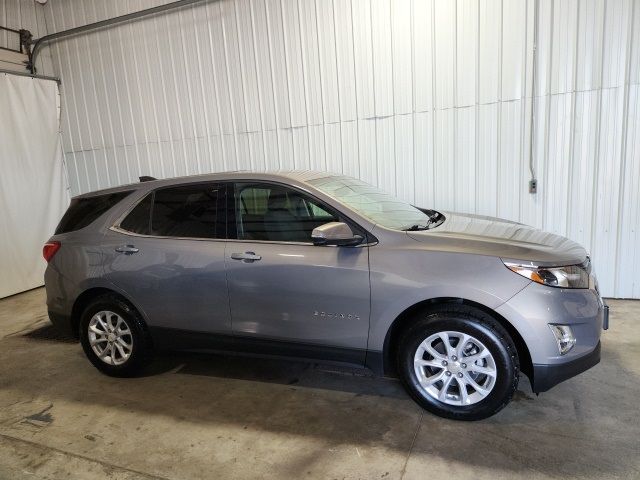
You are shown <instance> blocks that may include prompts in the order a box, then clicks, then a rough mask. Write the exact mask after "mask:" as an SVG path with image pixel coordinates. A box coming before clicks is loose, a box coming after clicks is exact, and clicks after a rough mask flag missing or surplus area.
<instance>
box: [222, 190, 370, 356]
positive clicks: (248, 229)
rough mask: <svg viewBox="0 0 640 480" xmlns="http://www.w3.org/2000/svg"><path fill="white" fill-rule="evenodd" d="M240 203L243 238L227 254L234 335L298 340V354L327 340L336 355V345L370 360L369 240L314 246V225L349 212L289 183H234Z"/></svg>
mask: <svg viewBox="0 0 640 480" xmlns="http://www.w3.org/2000/svg"><path fill="white" fill-rule="evenodd" d="M234 203H235V219H236V227H237V238H238V240H237V241H233V240H229V242H228V244H227V248H226V255H225V262H226V268H227V279H228V285H229V299H230V307H231V318H232V328H233V332H234V335H236V336H237V337H238V338H240V339H242V338H253V339H269V340H279V341H282V342H286V343H287V344H288V345H287V346H288V347H290V346H291V345H293V344H295V345H298V346H299V348H300V349H299V350H298V351H297V352H296V354H297V355H303V356H304V354H305V353H304V349H305V346H307V347H309V349H310V355H311V356H317V354H319V353H320V354H321V353H322V349H323V348H325V347H328V348H327V350H328V353H329V355H330V356H331V350H332V349H333V350H334V353H336V352H340V351H342V352H344V353H345V354H346V356H345V357H344V358H342V359H343V360H355V361H364V355H365V350H366V346H367V336H368V330H369V295H370V292H369V258H368V255H369V252H368V247H366V246H358V247H330V246H314V245H313V243H312V242H311V231H312V230H313V228H315V227H316V226H319V225H322V224H324V223H327V222H332V221H339V220H340V221H342V220H343V219H341V218H340V216H339V214H337V212H334V211H333V210H332V209H331V208H330V207H328V206H326V205H324V204H322V203H321V202H320V201H319V200H317V199H314V198H312V197H310V196H309V195H307V194H305V193H303V192H299V191H297V190H294V189H291V188H288V187H284V186H280V185H277V184H270V183H236V184H235V187H234ZM282 345H283V347H284V346H285V344H284V343H283V344H282ZM286 352H287V351H286V350H283V354H286ZM337 357H340V355H337Z"/></svg>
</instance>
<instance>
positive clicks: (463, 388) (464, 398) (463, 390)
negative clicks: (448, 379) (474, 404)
mask: <svg viewBox="0 0 640 480" xmlns="http://www.w3.org/2000/svg"><path fill="white" fill-rule="evenodd" d="M456 382H458V388H459V389H460V403H462V405H466V404H467V403H468V402H469V395H468V393H467V384H466V383H465V382H464V381H463V379H462V378H458V377H456Z"/></svg>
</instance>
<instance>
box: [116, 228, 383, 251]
mask: <svg viewBox="0 0 640 480" xmlns="http://www.w3.org/2000/svg"><path fill="white" fill-rule="evenodd" d="M109 230H111V231H112V232H116V233H121V234H123V235H128V236H130V237H140V238H156V239H159V240H164V239H169V240H195V241H198V242H239V243H259V244H262V243H266V244H275V245H300V246H308V247H309V246H311V247H332V248H337V247H339V245H315V244H314V243H313V242H279V241H276V240H241V239H238V238H203V237H167V236H162V235H144V234H142V233H135V232H130V231H128V230H124V229H122V228H120V227H119V226H117V225H113V226H111V227H109ZM377 244H378V241H377V240H376V241H374V242H368V243H360V244H358V245H353V246H349V247H347V248H360V247H372V246H374V245H377Z"/></svg>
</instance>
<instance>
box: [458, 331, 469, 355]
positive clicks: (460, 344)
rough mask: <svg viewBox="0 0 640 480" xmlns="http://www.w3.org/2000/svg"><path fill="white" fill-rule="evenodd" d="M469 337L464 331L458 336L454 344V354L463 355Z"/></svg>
mask: <svg viewBox="0 0 640 480" xmlns="http://www.w3.org/2000/svg"><path fill="white" fill-rule="evenodd" d="M469 338H471V337H469V335H467V334H466V333H463V334H462V336H461V337H460V340H459V341H458V344H457V345H456V355H457V356H458V358H462V357H463V356H464V347H465V346H466V345H467V343H469Z"/></svg>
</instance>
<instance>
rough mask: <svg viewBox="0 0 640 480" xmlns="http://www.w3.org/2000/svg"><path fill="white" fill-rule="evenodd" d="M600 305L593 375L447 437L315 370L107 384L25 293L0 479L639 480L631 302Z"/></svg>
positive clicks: (208, 362) (165, 363)
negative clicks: (604, 314)
mask: <svg viewBox="0 0 640 480" xmlns="http://www.w3.org/2000/svg"><path fill="white" fill-rule="evenodd" d="M610 304H611V308H612V328H611V330H609V331H608V332H606V333H605V335H604V340H603V360H602V363H601V364H600V365H598V366H597V367H595V368H594V369H592V370H591V371H589V372H587V373H585V374H583V375H580V376H579V377H577V378H574V379H572V380H570V381H568V382H565V383H564V384H562V385H560V386H558V387H556V388H555V389H554V390H552V391H551V392H548V393H546V394H543V395H541V396H540V397H538V398H536V397H535V396H534V395H532V394H531V393H530V390H529V384H528V382H527V381H526V379H524V378H523V379H522V380H521V383H520V390H519V391H518V392H517V394H516V397H515V399H514V401H513V403H512V404H511V405H509V407H507V408H506V409H505V410H503V411H502V412H501V413H500V414H498V415H497V416H495V417H493V418H491V419H489V420H485V421H482V422H476V423H459V422H452V421H447V420H442V419H439V418H437V417H434V416H432V415H429V414H427V413H423V411H422V410H421V409H420V408H419V407H417V406H416V405H415V404H414V403H413V402H412V401H411V400H410V399H409V398H408V397H407V395H406V394H405V393H404V392H403V390H402V388H401V387H400V385H399V384H398V383H397V382H396V381H394V380H388V379H380V378H373V377H371V376H369V375H367V374H366V372H364V371H358V370H349V369H344V368H332V367H326V366H321V365H309V364H304V363H293V364H291V363H283V362H278V361H266V360H257V359H243V358H234V357H219V356H210V357H204V356H176V357H171V358H163V359H162V360H160V361H158V362H157V363H156V366H155V371H154V372H152V374H150V375H148V376H146V377H144V378H137V379H127V380H121V379H113V378H108V377H106V376H104V375H101V374H99V373H98V372H97V371H96V370H95V369H94V368H93V367H92V366H91V365H90V364H89V362H88V361H86V360H85V358H84V356H83V354H82V352H81V349H80V347H79V345H78V344H75V343H72V342H70V341H68V340H67V339H64V338H59V337H58V338H56V336H55V332H53V331H51V329H50V328H49V327H48V321H47V320H46V315H45V308H44V291H43V290H42V289H38V290H34V291H31V292H27V293H25V294H21V295H17V296H15V297H11V298H9V299H5V300H1V301H0V479H5V478H6V479H27V478H28V479H32V478H72V479H75V478H78V479H80V478H81V479H92V478H110V479H133V478H163V479H164V478H169V479H178V478H242V479H251V478H265V479H266V478H274V479H275V478H278V479H283V478H296V479H297V478H327V479H343V478H349V479H351V478H353V479H355V478H362V479H375V478H378V479H400V478H404V479H418V478H474V479H491V480H495V479H499V478H509V479H512V478H526V479H528V480H530V479H541V478H569V477H578V478H625V479H627V478H640V408H639V407H638V403H637V402H638V398H640V381H639V380H640V302H638V301H610Z"/></svg>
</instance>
